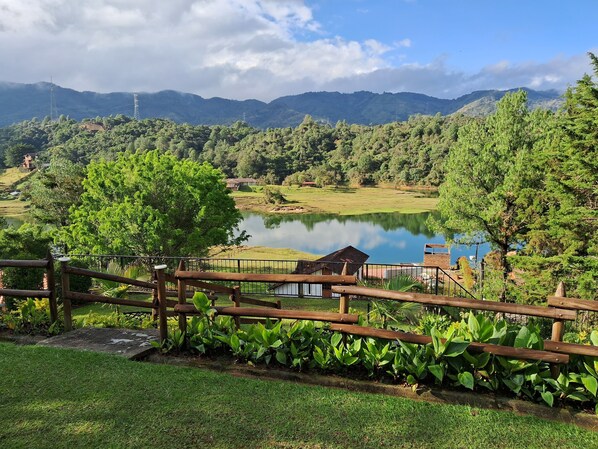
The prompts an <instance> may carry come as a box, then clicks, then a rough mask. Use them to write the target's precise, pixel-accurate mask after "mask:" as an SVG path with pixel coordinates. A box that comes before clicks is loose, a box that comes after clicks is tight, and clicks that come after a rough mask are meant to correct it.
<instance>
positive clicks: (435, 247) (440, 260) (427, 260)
mask: <svg viewBox="0 0 598 449" xmlns="http://www.w3.org/2000/svg"><path fill="white" fill-rule="evenodd" d="M424 265H426V266H435V267H440V268H442V269H443V270H450V268H451V249H450V248H449V247H448V246H447V245H443V244H440V243H426V244H425V245H424Z"/></svg>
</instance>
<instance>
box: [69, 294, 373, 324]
mask: <svg viewBox="0 0 598 449" xmlns="http://www.w3.org/2000/svg"><path fill="white" fill-rule="evenodd" d="M248 296H250V297H252V298H256V299H261V300H264V301H272V302H276V300H277V299H280V301H281V303H282V308H283V309H285V310H314V311H319V312H338V307H339V300H338V298H330V299H320V298H285V297H280V298H275V297H272V296H260V295H248ZM130 299H135V300H145V301H148V302H149V301H151V297H150V296H147V295H132V296H131V298H130ZM172 299H174V298H172ZM231 304H232V303H231V301H230V299H228V297H225V296H221V297H219V298H218V300H217V301H216V305H217V306H229V305H231ZM367 304H368V301H365V300H353V301H351V303H350V307H351V308H353V309H356V310H359V311H360V312H364V313H365V312H367ZM246 307H253V306H251V305H247V306H246ZM115 310H116V306H113V305H109V304H100V303H91V304H85V305H82V306H80V307H76V308H74V309H73V318H74V319H81V318H83V317H84V316H86V315H88V314H89V313H94V314H102V315H103V314H108V313H112V312H114V311H115ZM119 310H120V311H121V312H141V311H148V310H149V309H142V308H141V307H131V306H119Z"/></svg>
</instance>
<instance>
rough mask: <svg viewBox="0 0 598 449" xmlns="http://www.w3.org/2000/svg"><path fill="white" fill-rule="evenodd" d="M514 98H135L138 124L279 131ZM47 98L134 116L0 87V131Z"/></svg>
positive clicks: (129, 108)
mask: <svg viewBox="0 0 598 449" xmlns="http://www.w3.org/2000/svg"><path fill="white" fill-rule="evenodd" d="M513 90H517V89H511V90H504V91H500V90H483V91H476V92H472V93H470V94H467V95H463V96H461V97H458V98H455V99H441V98H435V97H430V96H428V95H423V94H417V93H409V92H400V93H387V92H385V93H382V94H378V93H373V92H366V91H361V92H354V93H339V92H307V93H303V94H299V95H289V96H284V97H280V98H277V99H275V100H273V101H271V102H269V103H265V102H263V101H258V100H242V101H240V100H227V99H224V98H209V99H206V98H202V97H200V96H199V95H194V94H190V93H183V92H177V91H174V90H164V91H160V92H156V93H138V94H137V96H138V102H139V115H140V117H141V118H142V119H143V118H167V119H171V120H173V121H175V122H179V123H182V122H187V123H191V124H204V125H216V124H222V125H230V124H232V123H234V122H236V121H239V120H244V121H245V122H247V123H248V124H249V125H251V126H254V127H256V128H281V127H287V126H296V125H298V124H299V123H301V121H302V120H303V118H304V117H305V115H308V114H309V115H311V116H312V117H313V118H314V119H315V120H319V121H323V122H329V123H330V124H332V125H334V124H335V123H336V122H337V121H346V122H347V123H350V124H352V123H355V124H362V125H376V124H382V123H389V122H393V121H403V120H407V119H408V118H409V117H410V116H411V115H415V114H424V115H434V114H437V113H440V114H441V115H449V114H454V113H464V114H468V115H486V114H489V113H491V112H492V111H494V109H495V107H496V103H497V102H498V100H500V99H501V98H502V97H503V96H504V95H505V94H506V93H507V92H510V91H513ZM524 90H526V91H527V93H528V102H529V106H530V107H531V108H537V107H539V108H545V109H552V110H555V109H557V108H558V107H559V106H560V105H561V104H562V102H563V99H562V96H561V93H559V92H556V91H535V90H531V89H524ZM51 91H53V92H52V94H51ZM51 96H53V103H54V105H55V114H60V115H65V116H68V117H70V118H73V119H75V120H82V119H84V118H95V117H105V116H110V115H117V114H123V115H129V116H132V115H133V112H134V106H133V93H126V92H114V93H107V94H103V93H97V92H87V91H86V92H78V91H76V90H73V89H68V88H63V87H60V86H57V85H55V84H50V83H45V82H40V83H35V84H20V83H8V82H0V126H7V125H10V124H12V123H16V122H19V121H22V120H29V119H32V118H34V117H37V118H39V119H42V118H44V117H46V116H49V115H50V104H51V101H52V99H51Z"/></svg>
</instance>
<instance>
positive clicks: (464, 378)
mask: <svg viewBox="0 0 598 449" xmlns="http://www.w3.org/2000/svg"><path fill="white" fill-rule="evenodd" d="M457 379H458V380H459V383H460V384H461V385H463V386H464V387H465V388H469V389H470V390H473V385H474V379H473V375H472V374H471V373H470V372H468V371H466V372H464V373H459V374H458V375H457Z"/></svg>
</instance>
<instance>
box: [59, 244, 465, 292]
mask: <svg viewBox="0 0 598 449" xmlns="http://www.w3.org/2000/svg"><path fill="white" fill-rule="evenodd" d="M69 257H72V258H74V259H77V260H80V261H83V262H85V263H87V264H88V265H89V267H90V268H93V269H98V270H105V269H106V267H107V266H108V264H109V263H110V262H113V263H118V264H119V265H120V266H121V267H125V266H127V265H131V264H139V265H144V266H148V267H151V266H155V265H161V264H165V265H166V266H167V267H168V268H169V269H171V270H173V271H174V269H176V268H177V267H178V265H179V264H180V262H181V261H183V262H184V263H185V266H186V269H187V270H189V271H205V272H217V273H251V274H314V273H309V270H310V267H313V266H314V264H315V265H317V267H319V268H323V269H324V271H329V272H330V274H340V273H341V271H342V269H343V266H344V262H339V261H317V263H316V262H314V261H306V260H279V259H240V258H239V259H232V258H197V257H139V256H124V255H89V254H72V255H70V256H69ZM355 268H358V269H356V271H355V273H352V272H350V273H349V274H352V275H354V276H355V277H356V278H357V280H358V281H359V283H360V284H362V285H365V286H368V287H378V288H384V287H385V286H386V285H387V284H388V283H389V282H390V281H392V279H394V278H397V277H399V276H409V277H411V278H412V279H413V280H414V281H417V282H418V283H420V284H421V286H422V287H423V291H424V292H426V293H430V294H434V295H444V296H451V297H463V298H474V299H475V295H473V294H472V293H471V292H470V291H468V290H467V289H466V288H465V287H464V286H463V285H461V284H460V283H459V282H458V281H457V280H456V279H455V277H454V276H453V275H451V274H450V273H448V272H447V271H445V270H443V269H442V268H439V267H436V266H424V265H417V264H376V263H364V264H363V265H360V266H359V267H355ZM165 274H166V273H165ZM322 274H324V273H322ZM219 284H221V285H223V286H225V287H233V286H234V285H239V286H240V287H241V292H242V293H243V294H249V295H260V296H278V297H284V296H299V297H305V298H321V297H322V294H323V292H322V289H321V288H318V287H316V286H315V285H313V284H299V285H296V286H294V287H292V286H288V285H287V286H281V285H276V284H271V283H265V282H251V283H250V282H242V281H241V282H239V281H237V283H236V284H235V282H232V281H228V282H225V281H222V282H219ZM212 285H214V284H212ZM221 293H226V292H224V291H221Z"/></svg>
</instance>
